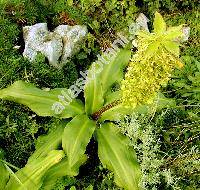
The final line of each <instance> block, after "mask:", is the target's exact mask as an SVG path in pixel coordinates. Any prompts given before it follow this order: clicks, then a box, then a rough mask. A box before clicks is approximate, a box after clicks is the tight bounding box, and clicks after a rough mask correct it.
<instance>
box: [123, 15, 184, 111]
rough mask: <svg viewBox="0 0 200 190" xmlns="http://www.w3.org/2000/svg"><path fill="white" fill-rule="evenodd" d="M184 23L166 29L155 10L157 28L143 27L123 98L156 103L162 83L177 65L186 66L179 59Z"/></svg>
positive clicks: (136, 102)
mask: <svg viewBox="0 0 200 190" xmlns="http://www.w3.org/2000/svg"><path fill="white" fill-rule="evenodd" d="M182 36H183V32H182V26H178V27H171V28H168V29H166V24H165V22H164V20H163V18H162V16H161V15H160V14H159V13H156V14H155V20H154V31H153V33H149V32H147V31H141V32H139V33H138V38H137V49H138V50H137V52H136V54H135V55H133V57H132V59H131V61H130V63H129V65H128V68H127V72H126V74H125V79H124V80H123V81H122V84H121V90H122V101H123V103H124V105H125V106H131V107H136V106H137V105H141V104H151V103H153V101H154V99H155V97H156V94H157V92H158V91H159V89H160V88H161V86H162V85H165V84H167V82H168V81H169V80H170V76H171V73H172V71H173V69H174V68H175V67H179V68H181V67H183V64H182V63H181V61H180V60H179V42H178V40H181V37H182Z"/></svg>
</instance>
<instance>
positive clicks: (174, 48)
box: [163, 40, 180, 57]
mask: <svg viewBox="0 0 200 190" xmlns="http://www.w3.org/2000/svg"><path fill="white" fill-rule="evenodd" d="M163 45H164V46H165V48H166V49H167V51H169V52H170V53H171V54H173V55H175V56H176V57H179V55H180V49H179V44H178V43H176V42H173V41H168V40H167V41H164V42H163Z"/></svg>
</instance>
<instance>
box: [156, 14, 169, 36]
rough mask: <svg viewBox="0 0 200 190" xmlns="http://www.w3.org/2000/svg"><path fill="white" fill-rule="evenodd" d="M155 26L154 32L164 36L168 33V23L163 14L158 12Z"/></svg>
mask: <svg viewBox="0 0 200 190" xmlns="http://www.w3.org/2000/svg"><path fill="white" fill-rule="evenodd" d="M153 26H154V32H155V33H157V34H163V33H164V32H165V31H166V23H165V21H164V19H163V17H162V16H161V14H160V13H158V12H156V13H155V19H154V23H153Z"/></svg>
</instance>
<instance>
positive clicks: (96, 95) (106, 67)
mask: <svg viewBox="0 0 200 190" xmlns="http://www.w3.org/2000/svg"><path fill="white" fill-rule="evenodd" d="M130 57H131V51H130V50H126V49H122V50H120V51H119V52H117V54H116V56H115V57H114V58H113V59H111V58H110V60H109V58H105V56H104V57H103V56H102V58H103V59H105V60H106V61H104V63H103V62H101V61H100V59H99V60H98V61H97V62H95V63H93V64H92V66H91V69H90V70H89V71H88V80H87V83H86V85H85V107H86V113H87V114H93V113H94V112H96V111H98V110H99V109H101V108H102V106H103V105H104V97H105V94H106V92H107V91H108V90H109V89H110V87H111V86H112V85H113V84H114V83H115V82H119V81H121V80H122V79H123V68H124V67H125V66H126V65H127V64H128V62H129V60H130ZM97 63H99V64H97ZM95 65H96V66H95ZM100 65H101V66H100Z"/></svg>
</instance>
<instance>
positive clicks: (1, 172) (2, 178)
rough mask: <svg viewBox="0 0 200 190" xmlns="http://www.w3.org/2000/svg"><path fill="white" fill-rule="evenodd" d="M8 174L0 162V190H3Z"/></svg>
mask: <svg viewBox="0 0 200 190" xmlns="http://www.w3.org/2000/svg"><path fill="white" fill-rule="evenodd" d="M9 176H10V175H9V172H8V170H7V169H6V167H5V165H4V163H2V162H1V161H0V190H4V189H5V187H6V184H7V182H8V180H9Z"/></svg>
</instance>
